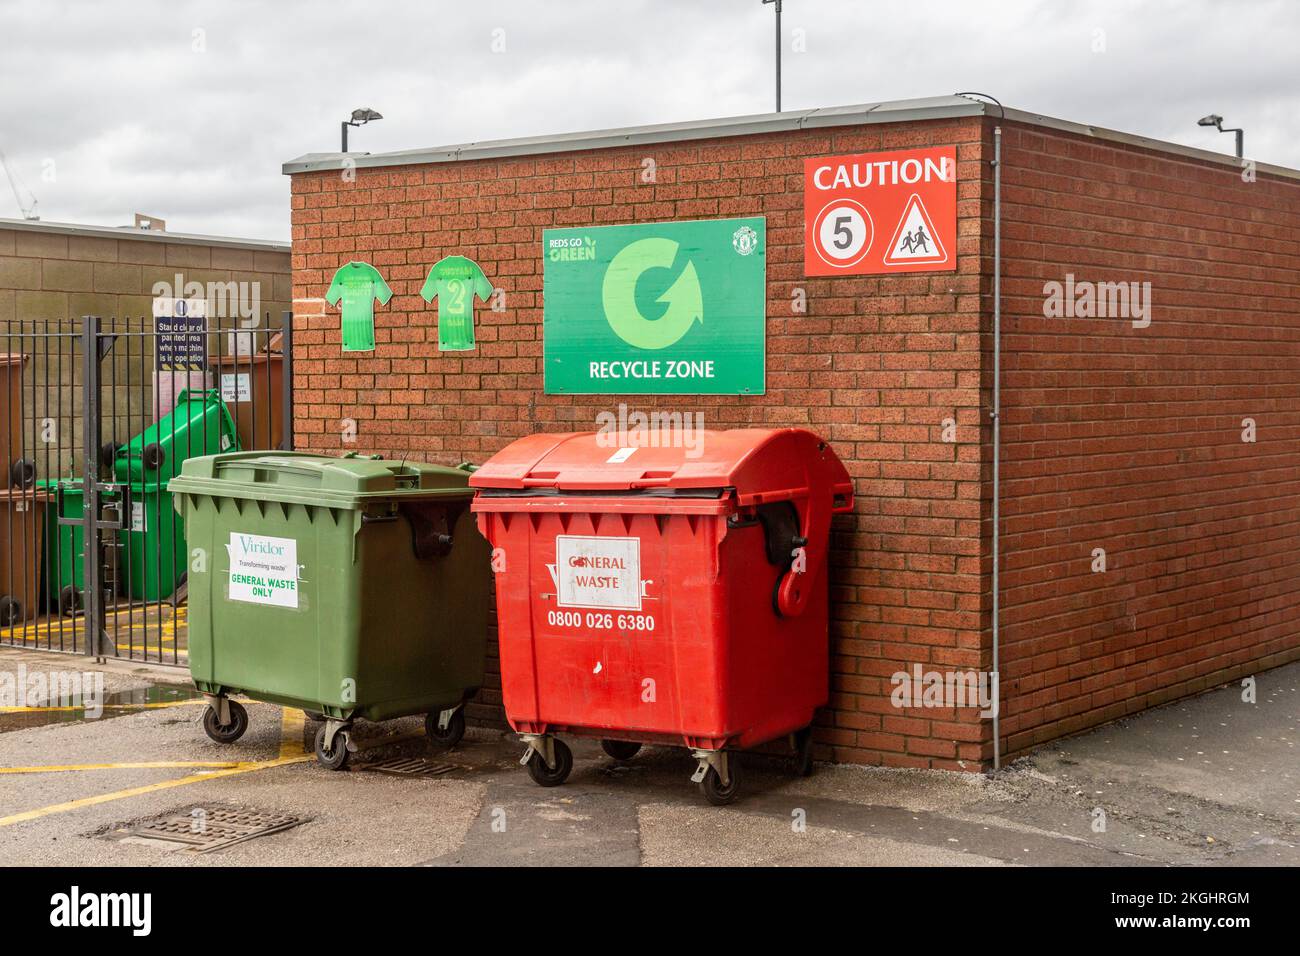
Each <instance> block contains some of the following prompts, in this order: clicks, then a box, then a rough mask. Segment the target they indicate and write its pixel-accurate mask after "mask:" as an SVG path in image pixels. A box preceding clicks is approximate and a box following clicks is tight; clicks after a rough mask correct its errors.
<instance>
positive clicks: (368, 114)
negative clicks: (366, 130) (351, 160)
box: [339, 106, 384, 153]
mask: <svg viewBox="0 0 1300 956" xmlns="http://www.w3.org/2000/svg"><path fill="white" fill-rule="evenodd" d="M383 118H384V117H383V115H382V114H380V113H377V112H376V111H375V110H372V109H371V108H370V107H368V106H363V107H362V108H361V109H359V110H353V111H352V119H348V120H344V121H343V122H342V123H340V124H339V126H340V127H341V128H342V130H343V152H345V153H346V152H347V151H348V127H349V126H365V125H366V124H367V123H369V122H370V121H371V120H381V119H383Z"/></svg>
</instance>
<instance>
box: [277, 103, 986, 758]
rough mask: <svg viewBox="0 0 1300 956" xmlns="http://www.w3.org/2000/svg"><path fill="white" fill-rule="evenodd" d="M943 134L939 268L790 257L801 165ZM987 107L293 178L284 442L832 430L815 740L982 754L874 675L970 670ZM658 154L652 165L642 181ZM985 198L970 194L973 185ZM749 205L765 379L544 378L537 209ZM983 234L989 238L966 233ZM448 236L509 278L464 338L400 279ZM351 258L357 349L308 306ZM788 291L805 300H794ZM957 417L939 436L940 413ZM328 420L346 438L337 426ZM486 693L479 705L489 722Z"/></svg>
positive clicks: (796, 238) (930, 753) (962, 728)
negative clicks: (952, 212) (952, 171)
mask: <svg viewBox="0 0 1300 956" xmlns="http://www.w3.org/2000/svg"><path fill="white" fill-rule="evenodd" d="M946 144H956V145H957V147H958V180H959V183H958V196H959V204H958V217H959V223H958V232H959V237H960V238H959V242H958V249H957V253H958V259H957V264H958V268H957V270H956V272H955V273H946V274H935V273H930V274H918V275H910V276H891V277H883V278H876V277H864V278H842V279H818V278H806V277H804V275H803V218H802V202H803V199H802V190H803V159H804V158H805V157H808V156H822V155H829V154H835V153H853V152H864V151H872V150H885V149H898V148H904V147H910V146H930V145H946ZM984 149H985V146H984V144H983V143H982V142H981V121H980V120H978V119H965V120H950V121H938V122H933V121H932V122H925V123H913V124H897V125H890V126H885V125H874V126H864V127H844V128H838V129H829V130H826V129H823V130H802V131H798V132H792V133H781V134H771V135H762V136H752V137H744V138H728V139H718V140H709V141H699V142H691V143H679V144H671V145H665V146H659V147H638V148H619V149H608V150H600V151H591V152H582V153H568V154H564V153H561V154H554V155H547V156H538V157H523V158H509V159H500V160H483V161H472V162H463V163H441V164H431V165H425V166H400V167H389V168H361V169H358V170H356V171H355V172H356V178H355V181H354V182H350V181H345V180H344V179H343V177H342V176H341V175H340V174H339V173H338V172H337V171H333V172H320V173H307V174H299V175H295V176H294V177H293V180H292V193H293V195H292V206H293V246H294V248H293V295H294V299H295V306H294V308H295V335H294V343H295V383H294V384H295V401H296V405H295V413H296V419H295V429H296V439H297V447H298V448H300V449H315V450H320V451H325V452H330V453H339V452H341V451H344V450H358V451H366V452H379V453H382V454H385V455H406V456H411V457H416V458H422V459H425V460H429V461H435V462H444V463H455V462H458V461H461V460H464V459H470V460H473V461H482V460H484V459H486V458H487V457H489V456H490V455H491V454H492V453H493V452H495V451H497V450H498V449H500V448H502V447H503V446H504V445H506V444H508V443H509V442H510V441H511V440H512V439H514V438H517V437H519V436H521V435H525V434H529V433H531V432H533V431H539V430H550V431H571V430H592V429H594V428H595V427H596V422H595V417H596V414H597V413H598V412H599V411H601V410H605V409H611V408H616V407H617V404H618V402H619V401H626V402H627V403H628V404H629V406H630V407H632V408H636V409H641V410H645V411H652V410H664V411H687V410H690V411H695V410H700V411H703V412H704V415H705V422H706V425H707V426H708V427H713V428H717V427H723V428H725V427H739V426H746V425H800V426H806V427H808V428H811V429H813V430H814V431H817V432H819V433H821V434H822V435H823V436H825V437H826V438H828V439H829V440H830V441H831V442H832V443H833V445H834V447H835V449H836V451H837V452H838V453H839V455H840V457H841V458H842V459H843V460H844V462H845V464H846V465H847V466H848V468H849V470H850V472H851V473H852V474H853V475H854V477H855V479H856V483H857V494H858V505H857V510H856V513H855V514H854V515H851V516H846V517H845V518H843V519H841V520H840V521H838V522H837V524H836V525H835V529H834V547H835V553H834V555H833V560H832V565H831V567H832V600H833V606H832V616H833V622H832V628H833V640H834V644H833V654H834V658H833V678H832V695H833V699H832V703H831V707H830V708H829V709H828V711H827V712H826V713H825V714H824V715H823V716H822V723H821V726H820V728H819V730H818V735H817V739H818V741H819V744H820V746H821V756H824V757H831V758H833V759H836V760H840V761H852V762H864V763H888V764H891V765H896V766H933V767H966V768H972V767H975V766H978V765H979V764H980V762H981V761H984V760H987V759H988V756H989V754H990V751H991V743H990V738H989V728H988V727H987V723H986V722H981V721H980V720H979V719H978V717H977V716H976V715H975V712H974V711H971V710H963V711H943V710H913V711H909V712H906V714H905V713H903V712H900V711H898V710H896V709H895V708H893V707H892V706H891V705H890V701H889V691H890V689H891V686H890V682H889V677H890V675H891V674H893V673H895V672H896V671H899V670H905V669H907V668H909V667H910V666H911V665H912V663H913V662H920V663H922V664H924V665H926V666H927V668H930V667H933V668H935V669H940V670H950V669H969V668H980V667H986V666H987V665H988V657H987V650H986V649H985V648H984V645H985V644H986V643H987V641H986V638H985V636H984V635H983V633H982V631H981V622H982V619H981V613H982V611H984V610H986V604H987V596H986V595H983V594H982V593H981V576H980V561H981V517H982V508H983V507H985V504H984V503H982V501H981V495H980V478H981V471H980V469H981V456H982V448H981V443H980V432H979V427H980V426H979V423H980V411H979V407H980V397H981V396H980V384H981V383H980V338H979V335H980V323H981V306H980V291H981V290H980V265H981V259H980V254H981V228H980V218H979V217H980V212H981V206H980V203H981V196H982V193H983V192H984V190H983V188H982V184H981V178H982V177H986V176H987V172H986V171H987V165H986V164H985V165H983V166H982V165H981V159H982V158H985V159H986V158H987V157H986V156H984V153H983V150H984ZM647 157H649V158H653V159H654V161H655V165H656V172H657V175H656V181H655V182H654V183H644V182H642V181H641V178H640V173H641V172H642V169H643V165H642V163H643V160H644V159H646V158H647ZM983 198H984V200H985V201H986V204H987V196H984V197H983ZM754 215H764V216H766V217H767V222H768V233H767V234H768V280H769V281H768V309H767V314H768V326H767V336H768V337H767V394H766V395H764V396H760V397H744V398H740V397H734V396H729V397H695V396H690V397H656V396H644V397H637V396H632V397H619V396H598V397H596V396H593V397H572V396H548V395H544V394H543V393H542V342H541V325H542V308H541V306H542V302H541V287H542V259H541V242H542V230H543V229H544V228H547V227H553V226H576V225H587V224H607V223H627V222H645V221H657V220H668V219H698V218H712V217H728V216H754ZM984 251H985V252H986V251H987V249H985V250H984ZM452 253H457V254H461V255H466V256H469V257H471V258H473V259H474V260H476V261H477V262H478V263H479V264H480V265H481V266H482V267H483V269H484V271H485V272H486V273H487V275H488V276H489V278H490V279H491V280H492V282H493V284H494V285H496V286H497V287H499V288H502V289H504V290H505V293H506V310H505V311H504V312H502V313H495V312H492V311H490V310H488V309H487V308H485V307H483V306H480V307H479V310H478V313H477V319H476V336H477V339H478V342H479V345H478V348H477V350H476V351H474V352H471V353H465V354H458V353H439V352H438V351H437V337H436V325H435V311H434V310H433V309H431V308H430V307H429V306H427V305H426V304H425V302H424V301H423V300H422V299H421V298H420V297H419V295H418V292H419V289H420V286H421V285H422V283H423V281H424V278H425V275H426V273H427V271H428V268H429V266H430V265H432V264H433V263H434V262H436V261H437V260H438V259H439V258H441V257H442V256H444V255H448V254H452ZM352 259H363V260H366V261H368V262H370V263H371V264H373V265H374V266H375V267H376V268H378V269H379V270H380V271H381V272H382V273H383V274H384V276H385V277H386V279H387V281H388V283H389V285H390V286H391V287H392V289H393V293H394V295H393V298H392V301H391V302H390V303H389V304H388V306H387V307H384V308H379V309H377V312H376V329H375V337H376V342H377V348H376V350H375V352H374V353H373V354H357V353H349V354H344V353H342V352H341V350H340V329H339V317H338V311H337V309H335V308H329V309H328V310H327V309H326V308H325V306H324V304H323V302H322V301H321V299H322V297H323V296H324V293H325V290H326V288H327V287H328V284H329V281H330V278H331V276H332V275H333V273H334V270H335V269H337V268H338V267H339V266H340V265H342V264H344V263H345V262H347V261H349V260H352ZM795 288H802V289H805V290H806V292H807V296H808V311H807V314H802V315H800V314H793V311H792V308H791V301H792V294H793V290H794V289H795ZM946 418H954V419H955V420H956V422H957V423H958V440H957V442H955V443H954V442H944V441H942V440H941V437H940V432H941V430H942V425H941V422H942V421H943V420H944V419H946ZM344 420H352V421H355V422H356V426H357V432H356V435H357V441H356V442H355V443H354V444H349V443H346V442H344V440H343V435H344V429H345V427H346V426H345V425H344ZM499 699H500V698H499V694H498V693H497V692H496V691H495V689H494V688H493V687H489V688H487V689H486V690H485V691H484V694H483V696H482V704H481V706H480V707H478V708H477V709H476V710H475V713H476V714H477V715H479V716H497V717H498V719H499V714H498V711H497V710H496V707H497V705H498V704H499Z"/></svg>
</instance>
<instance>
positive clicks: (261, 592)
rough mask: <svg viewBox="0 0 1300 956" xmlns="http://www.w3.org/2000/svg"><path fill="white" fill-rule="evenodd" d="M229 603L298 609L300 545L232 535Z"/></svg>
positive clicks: (277, 539) (250, 535)
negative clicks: (237, 602) (243, 602)
mask: <svg viewBox="0 0 1300 956" xmlns="http://www.w3.org/2000/svg"><path fill="white" fill-rule="evenodd" d="M227 548H228V549H229V552H230V599H231V600H232V601H246V602H248V603H250V604H271V605H275V606H276V607H291V608H296V607H297V606H298V542H297V541H295V540H294V539H293V538H272V537H268V536H265V535H258V534H242V533H240V532H238V531H232V532H231V533H230V544H229V545H227Z"/></svg>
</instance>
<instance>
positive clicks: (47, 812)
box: [0, 754, 315, 827]
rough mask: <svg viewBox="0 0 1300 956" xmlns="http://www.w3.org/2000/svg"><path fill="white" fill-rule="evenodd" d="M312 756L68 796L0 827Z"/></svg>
mask: <svg viewBox="0 0 1300 956" xmlns="http://www.w3.org/2000/svg"><path fill="white" fill-rule="evenodd" d="M314 759H315V758H314V757H313V756H312V755H311V754H304V755H302V756H300V757H276V758H275V759H274V760H260V761H255V762H253V763H241V764H237V765H235V766H234V767H229V768H227V769H224V770H214V771H212V772H211V773H196V774H191V775H190V776H188V777H178V778H177V779H175V780H164V781H162V782H161V783H151V784H148V785H147V786H143V787H132V788H130V789H129V790H114V791H113V792H112V793H101V794H99V795H98V796H95V797H82V798H81V799H79V800H69V801H68V802H67V803H55V804H52V805H51V806H48V807H39V808H38V809H36V810H27V811H25V812H23V813H14V814H10V815H9V816H7V817H0V827H7V826H10V825H12V824H14V823H27V822H28V821H30V820H39V819H40V818H41V817H48V816H52V815H53V814H56V813H67V812H68V811H70V810H80V809H82V808H83V807H93V806H97V805H99V804H101V803H112V802H113V801H115V800H125V799H127V798H128V797H139V796H143V795H144V794H146V793H157V792H158V791H160V790H170V789H172V788H173V787H184V786H187V785H189V784H191V783H202V782H204V781H205V780H217V779H220V778H221V777H233V776H236V775H238V774H241V773H252V772H253V771H254V770H269V769H271V768H272V767H283V766H286V765H288V764H294V763H303V762H304V761H307V760H314Z"/></svg>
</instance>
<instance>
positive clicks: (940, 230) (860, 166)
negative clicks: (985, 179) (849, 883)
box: [803, 146, 957, 276]
mask: <svg viewBox="0 0 1300 956" xmlns="http://www.w3.org/2000/svg"><path fill="white" fill-rule="evenodd" d="M803 201H804V274H805V275H810V276H837V275H882V274H889V273H891V272H947V271H952V270H955V269H956V267H957V262H956V256H955V254H954V250H955V246H956V243H957V150H956V147H953V146H938V147H933V148H929V149H909V150H902V151H899V152H890V153H858V154H856V155H852V156H825V157H819V158H813V159H806V160H804V192H803Z"/></svg>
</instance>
